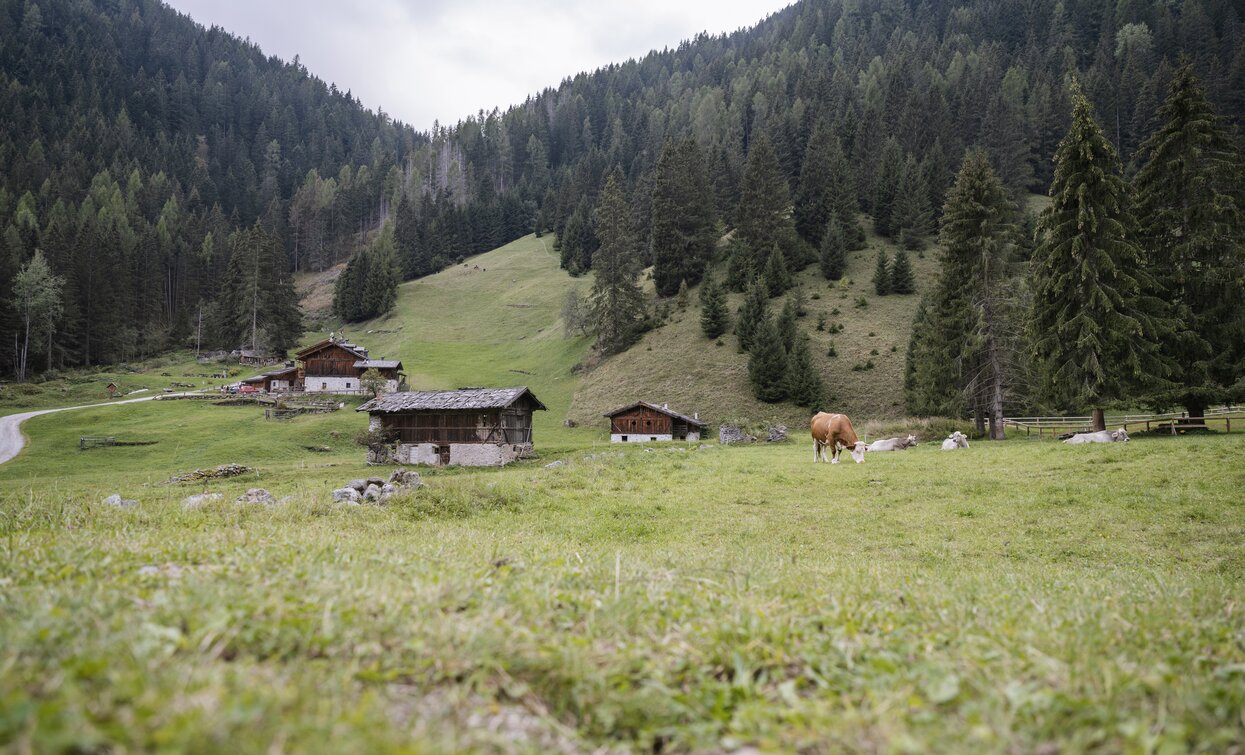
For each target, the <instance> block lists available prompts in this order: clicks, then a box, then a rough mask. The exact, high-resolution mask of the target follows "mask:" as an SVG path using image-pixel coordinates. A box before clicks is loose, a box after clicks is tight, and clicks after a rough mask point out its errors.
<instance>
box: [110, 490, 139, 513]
mask: <svg viewBox="0 0 1245 755" xmlns="http://www.w3.org/2000/svg"><path fill="white" fill-rule="evenodd" d="M104 505H106V506H116V507H117V508H119V509H128V508H133V507H134V506H137V505H138V501H135V500H134V499H132V498H122V497H121V494H120V493H113V494H112V495H110V496H108V497H107V498H105V499H104Z"/></svg>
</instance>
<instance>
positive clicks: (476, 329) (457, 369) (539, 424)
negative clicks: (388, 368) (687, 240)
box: [304, 236, 591, 442]
mask: <svg viewBox="0 0 1245 755" xmlns="http://www.w3.org/2000/svg"><path fill="white" fill-rule="evenodd" d="M552 243H553V242H552V239H549V238H536V237H535V236H525V237H524V238H521V239H519V240H518V241H515V242H512V243H510V244H507V245H506V246H503V247H501V248H499V249H496V250H494V251H492V252H488V253H487V254H481V255H478V256H476V257H472V258H471V259H470V260H468V261H467V262H466V263H461V264H459V265H456V266H454V267H451V268H448V269H446V270H443V271H442V272H440V273H437V274H436V275H430V276H428V277H426V278H421V279H419V280H415V281H411V282H408V283H404V284H402V286H400V287H399V289H398V304H397V306H396V307H395V309H394V311H393V313H391V314H390V315H388V316H387V317H383V318H380V319H377V320H371V321H368V322H366V323H361V324H359V325H357V326H355V327H347V328H346V329H345V332H346V335H347V336H348V337H349V338H350V339H351V340H352V341H354V342H355V343H358V344H360V345H362V346H365V347H367V348H368V349H369V353H370V354H371V355H372V356H373V357H375V358H386V359H401V360H402V364H403V366H404V367H405V368H406V372H407V375H408V381H409V382H410V384H411V387H412V388H415V389H434V388H436V389H440V388H461V387H465V386H489V387H502V386H512V385H526V386H528V387H530V388H531V389H532V390H533V392H535V393H536V395H537V397H539V398H540V400H541V401H543V402H544V403H545V405H546V406H548V407H549V411H547V412H537V413H536V416H535V431H536V435H537V438H538V442H539V439H541V438H543V439H546V440H559V441H560V440H563V439H568V438H575V437H579V436H580V435H582V431H580V432H576V431H573V430H568V429H566V428H564V427H563V426H562V421H563V420H564V419H565V418H566V414H567V411H568V410H569V409H570V405H571V397H572V395H573V394H574V392H575V386H576V385H577V383H578V378H577V376H576V375H575V374H574V373H573V372H572V371H571V368H572V367H574V366H575V365H576V364H578V363H579V362H580V361H581V360H583V358H584V356H585V355H586V354H587V352H588V347H589V339H587V338H583V337H577V338H565V337H564V336H563V332H562V330H563V328H562V315H561V313H562V303H563V300H564V298H565V296H566V292H567V291H568V290H571V289H578V290H581V291H586V290H587V288H588V287H589V286H590V285H591V282H590V280H589V279H586V278H581V279H575V278H571V277H570V276H569V275H567V273H566V272H565V271H564V270H561V269H559V268H558V257H557V254H556V253H555V252H554V251H553V249H552V247H551V244H552ZM327 335H328V332H327V331H324V332H313V333H308V334H307V336H306V337H305V339H304V340H305V341H306V342H308V343H311V342H314V341H317V340H319V339H321V338H324V337H325V336H327Z"/></svg>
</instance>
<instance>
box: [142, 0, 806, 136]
mask: <svg viewBox="0 0 1245 755" xmlns="http://www.w3.org/2000/svg"><path fill="white" fill-rule="evenodd" d="M166 2H168V3H169V4H170V5H171V6H173V7H174V8H176V9H177V10H179V11H181V12H183V13H187V14H189V15H190V16H191V17H192V18H194V19H195V20H196V21H198V22H200V23H202V24H206V25H209V26H210V25H213V24H215V25H217V26H221V27H223V28H225V29H227V30H228V31H230V32H231V33H233V34H236V35H238V36H240V37H249V38H250V39H251V41H252V42H255V43H256V44H258V45H259V46H260V47H261V48H263V50H264V52H265V53H267V54H269V55H276V56H278V57H280V58H283V59H286V60H290V59H292V58H293V57H294V56H295V55H298V56H299V57H300V60H301V61H302V63H303V65H305V66H307V68H308V69H309V70H310V71H311V73H312V74H313V75H316V76H319V77H320V78H322V79H325V80H327V81H331V82H334V83H336V84H337V86H338V88H340V89H342V90H350V91H351V92H352V93H354V95H355V96H356V97H358V98H359V99H360V100H362V102H363V104H364V105H365V106H366V107H369V108H373V109H375V108H377V107H380V108H383V109H384V110H385V112H387V113H390V114H391V115H393V116H394V117H396V118H399V119H401V120H404V121H406V122H408V123H410V124H411V125H413V126H414V127H415V128H417V129H421V130H424V129H427V128H429V127H431V126H432V123H433V121H434V120H438V119H439V120H440V121H441V122H442V123H453V122H455V121H457V120H459V119H461V118H463V117H466V116H467V115H470V114H472V113H475V112H476V111H478V110H480V109H484V110H491V109H492V108H494V107H500V108H502V109H505V108H506V107H508V106H510V105H514V104H518V103H520V102H522V101H523V100H524V99H526V98H527V97H528V96H529V95H532V94H535V93H537V92H539V91H540V90H542V89H544V88H546V87H555V86H557V85H558V83H559V82H561V81H562V79H564V78H566V77H568V76H574V75H575V74H576V73H579V72H581V71H590V70H593V69H596V68H599V67H601V66H603V65H607V64H609V63H617V62H622V61H624V60H626V59H628V58H635V57H640V56H642V55H644V54H645V53H647V52H648V51H649V50H651V49H661V48H663V47H674V46H676V45H678V43H679V42H680V41H682V40H684V39H688V38H691V37H692V36H694V35H696V34H698V33H700V32H702V31H708V32H709V33H711V34H720V33H722V32H729V31H734V30H735V29H738V28H740V27H744V26H751V25H753V24H755V23H757V22H758V21H760V20H761V19H762V18H764V17H765V16H767V15H769V14H770V13H773V12H775V11H777V10H779V9H780V8H782V7H784V6H786V5H788V4H789V3H790V2H791V0H759V1H758V0H751V1H749V0H684V1H681V2H680V1H679V0H673V1H671V0H667V1H665V2H663V1H662V0H632V1H631V2H626V1H625V0H601V1H599V2H594V0H531V1H530V2H524V3H514V2H504V1H503V0H369V2H367V3H366V4H364V3H359V4H357V5H356V4H354V3H342V2H334V1H333V0H302V1H301V2H285V1H284V0H166Z"/></svg>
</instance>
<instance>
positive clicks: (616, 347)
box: [591, 175, 644, 354]
mask: <svg viewBox="0 0 1245 755" xmlns="http://www.w3.org/2000/svg"><path fill="white" fill-rule="evenodd" d="M597 235H598V237H599V238H600V241H601V246H600V248H598V249H597V251H596V254H595V255H594V257H593V260H594V264H593V270H594V271H595V273H596V277H595V280H594V281H593V283H592V295H591V310H592V321H593V324H594V329H595V331H596V336H597V346H598V347H599V348H600V349H601V351H602V352H604V353H606V354H613V353H617V352H619V351H622V350H623V349H626V348H627V347H628V346H630V345H631V344H632V343H633V342H634V340H635V338H636V336H637V335H638V334H639V326H640V323H641V322H642V321H643V318H644V293H643V292H642V291H641V290H640V286H639V283H638V278H639V275H640V271H639V269H638V267H637V265H636V259H637V257H638V254H637V249H636V247H637V244H636V241H635V235H634V233H633V231H632V225H631V211H630V208H629V207H627V201H626V199H625V198H624V197H623V193H622V188H621V187H620V186H619V185H618V180H617V179H616V178H615V177H614V176H613V175H611V176H610V177H609V178H608V179H606V181H605V187H604V188H603V189H601V196H600V197H599V199H598V202H597Z"/></svg>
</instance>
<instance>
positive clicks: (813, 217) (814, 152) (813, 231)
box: [795, 119, 842, 247]
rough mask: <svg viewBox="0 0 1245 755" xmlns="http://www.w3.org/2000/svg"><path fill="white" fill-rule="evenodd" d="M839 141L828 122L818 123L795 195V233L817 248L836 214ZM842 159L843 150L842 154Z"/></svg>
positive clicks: (801, 167) (809, 141) (806, 149)
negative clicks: (836, 147) (835, 153)
mask: <svg viewBox="0 0 1245 755" xmlns="http://www.w3.org/2000/svg"><path fill="white" fill-rule="evenodd" d="M837 142H838V140H837V139H836V138H835V136H834V133H833V132H832V131H831V130H830V126H829V124H828V123H827V122H826V121H825V119H822V120H819V121H818V122H817V126H816V127H814V129H813V133H812V135H811V136H810V137H809V139H808V146H807V147H806V148H805V150H804V161H803V162H802V163H801V165H800V185H799V188H798V189H797V190H796V193H795V229H796V231H797V232H799V234H800V235H801V236H803V237H804V240H805V241H807V242H808V243H809V244H812V245H813V246H814V247H819V246H821V237H822V235H823V234H825V232H826V224H827V223H829V222H830V216H831V214H832V213H833V212H834V209H835V208H834V199H835V195H834V178H835V176H834V166H833V164H832V162H831V161H832V160H833V157H834V156H833V148H832V146H831V145H832V144H837ZM839 153H840V157H841V156H842V149H841V148H840V150H839Z"/></svg>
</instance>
